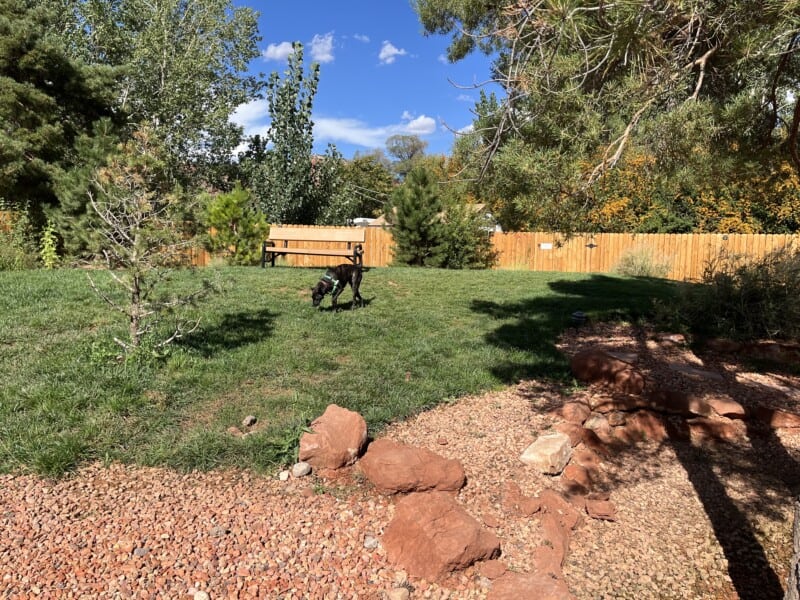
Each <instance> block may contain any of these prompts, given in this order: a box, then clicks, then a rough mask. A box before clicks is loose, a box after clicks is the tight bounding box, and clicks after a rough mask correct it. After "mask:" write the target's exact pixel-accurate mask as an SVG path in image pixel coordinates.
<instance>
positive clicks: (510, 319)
mask: <svg viewBox="0 0 800 600" xmlns="http://www.w3.org/2000/svg"><path fill="white" fill-rule="evenodd" d="M548 285H549V287H550V289H551V290H552V291H553V292H555V295H550V296H545V297H541V296H537V297H532V298H527V299H524V300H521V301H516V302H493V301H485V300H473V302H472V306H471V309H472V310H473V311H474V312H478V313H482V314H486V315H489V316H491V317H493V318H495V319H497V320H498V321H506V322H505V323H502V324H500V325H499V326H498V327H497V328H496V329H495V330H494V331H492V332H490V333H489V334H487V335H486V341H487V342H488V343H490V344H492V345H495V346H498V347H500V348H506V349H516V350H522V351H525V352H530V353H532V354H534V355H536V356H537V359H536V360H535V361H533V362H528V363H521V362H512V361H507V362H504V363H501V364H498V365H495V366H494V367H492V373H493V374H494V376H495V377H497V378H498V379H499V380H500V381H502V382H504V383H507V384H510V383H516V382H518V381H520V380H522V379H533V378H537V377H547V378H550V379H560V380H564V379H566V378H567V377H568V371H567V361H566V358H565V357H564V356H563V354H561V352H559V351H558V349H557V348H556V341H557V339H558V336H559V335H560V334H561V333H562V332H563V331H564V329H566V328H567V327H570V326H573V325H574V323H573V322H572V313H574V312H576V311H582V312H584V313H586V314H587V315H589V318H591V319H597V320H620V319H624V320H638V319H639V318H640V317H641V316H642V315H643V314H645V313H647V312H648V311H649V310H650V309H651V308H652V299H653V298H664V297H670V296H671V295H672V293H673V290H674V287H675V286H674V283H672V282H669V281H666V280H662V279H647V278H638V279H619V278H615V277H608V276H606V275H592V276H591V277H589V278H587V279H583V280H579V281H570V280H558V281H553V282H551V283H549V284H548Z"/></svg>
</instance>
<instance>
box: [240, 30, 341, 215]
mask: <svg viewBox="0 0 800 600" xmlns="http://www.w3.org/2000/svg"><path fill="white" fill-rule="evenodd" d="M318 84H319V64H317V63H312V64H311V66H310V69H309V71H308V73H306V72H305V69H304V65H303V45H302V44H301V43H299V42H295V44H294V51H293V52H292V54H290V55H289V59H288V63H287V66H286V70H285V71H284V73H283V76H282V77H281V75H280V74H279V73H278V72H277V71H274V72H273V73H272V74H271V75H270V76H269V79H268V80H267V84H266V99H267V110H268V112H269V116H270V126H269V131H268V132H267V135H266V138H261V137H258V136H255V137H254V138H252V139H251V140H250V144H249V148H248V150H247V151H246V152H245V153H243V154H242V155H241V157H240V159H241V168H242V171H243V173H244V176H245V179H246V181H247V183H248V185H249V187H250V189H252V191H253V194H254V196H255V201H256V202H257V204H258V206H259V207H260V209H261V211H262V212H263V213H264V214H265V215H266V216H267V219H268V220H269V221H270V222H272V223H297V224H313V223H316V222H318V221H319V220H320V219H321V218H323V216H324V213H325V211H324V209H325V207H326V205H327V204H329V203H330V201H331V198H332V196H333V195H335V194H336V192H337V186H338V185H339V167H340V164H341V155H340V154H339V153H338V151H337V150H336V148H335V147H334V146H332V145H329V146H328V148H327V150H326V153H325V155H324V156H314V152H313V147H314V122H313V121H312V120H311V111H312V109H313V105H314V96H315V95H316V93H317V86H318Z"/></svg>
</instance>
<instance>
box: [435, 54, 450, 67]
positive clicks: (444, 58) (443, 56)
mask: <svg viewBox="0 0 800 600" xmlns="http://www.w3.org/2000/svg"><path fill="white" fill-rule="evenodd" d="M436 60H438V61H439V62H440V63H442V64H443V65H449V64H450V61H449V60H447V55H446V54H440V55H439V56H437V57H436Z"/></svg>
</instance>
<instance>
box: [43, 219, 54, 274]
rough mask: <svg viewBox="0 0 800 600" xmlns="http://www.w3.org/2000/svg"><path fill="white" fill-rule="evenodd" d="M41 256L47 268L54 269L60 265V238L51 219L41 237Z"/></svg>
mask: <svg viewBox="0 0 800 600" xmlns="http://www.w3.org/2000/svg"><path fill="white" fill-rule="evenodd" d="M39 258H40V259H41V261H42V265H44V268H45V269H54V268H56V267H57V266H58V240H57V239H56V230H55V227H54V225H53V222H52V221H51V220H49V219H48V221H47V226H46V227H45V228H44V229H43V230H42V236H41V237H40V238H39Z"/></svg>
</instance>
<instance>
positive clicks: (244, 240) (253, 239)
mask: <svg viewBox="0 0 800 600" xmlns="http://www.w3.org/2000/svg"><path fill="white" fill-rule="evenodd" d="M204 220H205V224H206V226H207V227H208V228H209V230H213V231H212V233H210V234H209V235H208V237H207V238H206V247H207V249H208V250H210V251H211V252H215V253H221V254H222V255H223V256H224V258H225V260H226V262H227V263H228V264H230V265H254V264H257V263H258V261H259V259H260V257H261V242H262V241H263V240H264V239H266V237H267V234H268V233H269V225H268V224H267V221H266V218H265V217H264V215H263V214H261V213H259V212H257V211H255V210H253V207H252V201H251V197H250V192H249V191H248V190H245V189H242V187H241V185H239V184H238V183H237V184H236V187H234V189H233V190H231V191H230V192H228V193H227V194H217V195H216V196H208V197H207V198H206V199H205V215H204Z"/></svg>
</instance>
